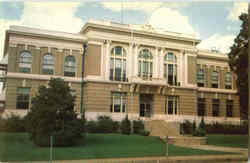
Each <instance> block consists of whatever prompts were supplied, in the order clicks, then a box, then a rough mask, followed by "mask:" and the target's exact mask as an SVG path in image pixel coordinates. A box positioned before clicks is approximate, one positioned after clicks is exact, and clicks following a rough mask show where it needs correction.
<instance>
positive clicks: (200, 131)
mask: <svg viewBox="0 0 250 163" xmlns="http://www.w3.org/2000/svg"><path fill="white" fill-rule="evenodd" d="M193 136H206V131H205V130H204V129H203V128H200V127H199V128H198V129H196V130H195V132H194V133H193Z"/></svg>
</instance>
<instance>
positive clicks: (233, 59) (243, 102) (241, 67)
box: [228, 13, 249, 119]
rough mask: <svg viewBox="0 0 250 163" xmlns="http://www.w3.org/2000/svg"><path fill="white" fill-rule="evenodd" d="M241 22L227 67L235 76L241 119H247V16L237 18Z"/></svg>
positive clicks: (244, 14) (242, 15)
mask: <svg viewBox="0 0 250 163" xmlns="http://www.w3.org/2000/svg"><path fill="white" fill-rule="evenodd" d="M239 19H240V20H241V21H242V24H241V30H240V32H239V34H238V36H237V37H236V38H235V39H234V44H233V46H232V47H231V48H230V49H231V51H230V53H229V54H228V56H229V65H230V68H231V70H232V71H233V72H235V73H236V74H237V80H236V85H237V88H238V92H239V97H240V101H239V102H240V116H241V118H242V119H247V117H248V28H249V24H248V14H246V13H243V14H241V15H240V16H239Z"/></svg>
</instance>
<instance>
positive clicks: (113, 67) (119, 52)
mask: <svg viewBox="0 0 250 163" xmlns="http://www.w3.org/2000/svg"><path fill="white" fill-rule="evenodd" d="M109 79H110V80H116V81H126V52H125V49H124V48H122V47H121V46H116V47H114V48H112V50H111V59H110V75H109Z"/></svg>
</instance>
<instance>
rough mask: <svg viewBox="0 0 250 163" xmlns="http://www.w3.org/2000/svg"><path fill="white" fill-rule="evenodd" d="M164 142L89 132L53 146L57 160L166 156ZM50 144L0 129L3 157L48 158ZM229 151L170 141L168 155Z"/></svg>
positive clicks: (9, 159) (9, 158)
mask: <svg viewBox="0 0 250 163" xmlns="http://www.w3.org/2000/svg"><path fill="white" fill-rule="evenodd" d="M165 149H166V148H165V144H164V143H163V142H162V141H161V140H160V139H159V138H156V137H143V136H138V135H130V136H126V135H120V134H89V135H87V136H86V138H85V139H84V141H83V143H82V144H81V145H79V146H76V147H64V148H62V147H61V148H59V147H57V148H54V150H53V155H54V157H53V159H54V160H79V159H92V158H112V157H113V158H117V157H145V156H164V155H165V152H166V151H165ZM49 152H50V150H49V148H46V147H43V148H42V147H38V146H35V145H34V144H33V143H32V141H30V140H29V139H28V134H26V133H0V161H46V160H49ZM206 154H226V153H225V152H217V151H205V150H198V149H190V148H184V147H177V146H173V145H169V156H186V155H206Z"/></svg>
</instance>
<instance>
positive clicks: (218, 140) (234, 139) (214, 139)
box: [207, 134, 248, 148]
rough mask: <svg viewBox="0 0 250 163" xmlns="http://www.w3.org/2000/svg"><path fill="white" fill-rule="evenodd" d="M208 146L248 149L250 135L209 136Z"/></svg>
mask: <svg viewBox="0 0 250 163" xmlns="http://www.w3.org/2000/svg"><path fill="white" fill-rule="evenodd" d="M207 144H208V145H216V146H224V147H239V148H248V135H222V134H215V135H207Z"/></svg>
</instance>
